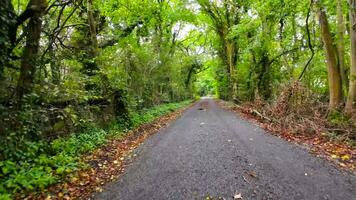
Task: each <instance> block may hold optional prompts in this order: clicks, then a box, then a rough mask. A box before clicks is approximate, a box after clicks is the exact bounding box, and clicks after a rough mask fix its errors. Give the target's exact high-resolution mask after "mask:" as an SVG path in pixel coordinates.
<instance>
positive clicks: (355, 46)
mask: <svg viewBox="0 0 356 200" xmlns="http://www.w3.org/2000/svg"><path fill="white" fill-rule="evenodd" d="M350 41H351V67H350V83H349V94H348V97H347V102H346V107H345V111H346V112H347V113H352V112H354V111H355V109H356V0H350Z"/></svg>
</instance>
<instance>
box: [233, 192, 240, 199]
mask: <svg viewBox="0 0 356 200" xmlns="http://www.w3.org/2000/svg"><path fill="white" fill-rule="evenodd" d="M234 199H242V195H241V193H237V194H235V195H234Z"/></svg>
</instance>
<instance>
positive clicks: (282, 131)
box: [218, 101, 356, 170]
mask: <svg viewBox="0 0 356 200" xmlns="http://www.w3.org/2000/svg"><path fill="white" fill-rule="evenodd" d="M218 105H219V106H220V107H222V108H224V109H226V110H229V111H232V112H235V113H239V114H240V115H241V116H243V117H244V118H245V119H247V120H249V121H252V122H254V123H256V124H257V125H259V126H260V127H261V128H263V129H265V130H267V131H269V132H270V133H272V134H274V135H276V136H278V137H280V138H283V139H285V140H287V141H289V142H295V143H298V144H306V145H309V146H310V147H311V148H310V152H311V153H312V154H316V156H317V157H324V158H326V159H327V160H330V161H332V162H333V163H336V164H337V165H338V166H340V167H342V168H347V169H351V170H355V169H356V148H354V147H352V146H349V145H347V144H344V143H340V142H337V141H331V140H328V139H326V137H325V133H324V132H322V131H321V130H319V129H317V128H316V130H317V132H316V133H314V134H311V135H310V134H309V135H308V134H306V135H305V134H293V130H290V129H288V128H286V127H283V126H282V125H280V124H279V123H276V122H273V121H271V119H269V118H268V120H266V119H265V118H263V116H262V117H261V116H256V115H254V114H252V110H253V108H252V106H250V105H246V106H245V107H244V106H236V105H231V104H229V103H228V102H224V101H219V102H218Z"/></svg>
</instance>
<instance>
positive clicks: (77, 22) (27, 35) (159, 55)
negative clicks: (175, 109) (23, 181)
mask: <svg viewBox="0 0 356 200" xmlns="http://www.w3.org/2000/svg"><path fill="white" fill-rule="evenodd" d="M0 23H1V27H0V83H1V84H0V94H1V95H0V118H1V119H0V139H1V141H2V144H3V145H2V147H0V158H1V159H2V160H6V159H14V160H16V159H20V158H21V156H24V155H25V154H26V152H28V151H29V150H28V149H29V148H32V146H31V144H32V143H31V142H39V141H40V142H43V141H44V143H50V142H51V141H53V140H54V139H57V138H62V137H68V136H69V135H72V134H73V133H74V132H78V131H82V130H84V129H85V127H88V126H101V127H102V126H106V125H107V124H109V123H111V122H112V121H113V120H114V121H115V120H116V121H117V120H119V121H120V123H124V121H125V123H127V124H133V123H134V120H133V116H134V113H135V112H136V111H140V110H145V109H148V108H151V107H153V106H156V105H159V104H163V103H171V102H180V101H183V100H187V99H194V98H197V97H199V96H205V95H215V96H216V97H218V98H221V99H224V100H231V101H235V102H237V103H240V102H246V101H249V102H257V101H262V102H264V103H271V102H274V101H276V99H278V97H279V96H280V95H281V93H283V92H286V91H289V92H287V93H288V94H289V93H290V94H289V95H287V96H288V97H292V95H295V93H293V92H292V91H294V90H288V89H286V88H290V87H293V86H295V85H296V84H295V83H298V84H301V85H302V86H303V88H305V89H306V90H307V91H308V94H310V95H312V96H313V98H314V99H317V100H318V101H320V102H322V103H325V104H328V106H327V110H328V113H329V112H334V111H335V112H338V113H341V114H342V115H345V116H349V117H350V116H351V117H352V116H355V109H356V1H355V0H349V1H345V0H336V1H328V0H301V1H293V0H253V1H252V0H250V1H246V0H2V3H1V5H0ZM303 91H304V90H303ZM303 100H305V99H303V97H302V98H301V99H300V101H301V103H303ZM353 119H354V118H353ZM1 187H4V186H0V191H1V190H5V189H4V188H1ZM6 187H8V186H6ZM8 188H12V187H8Z"/></svg>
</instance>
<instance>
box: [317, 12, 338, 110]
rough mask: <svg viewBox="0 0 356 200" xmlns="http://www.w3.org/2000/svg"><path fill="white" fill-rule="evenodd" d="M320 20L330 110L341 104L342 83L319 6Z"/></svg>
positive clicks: (328, 30) (325, 20)
mask: <svg viewBox="0 0 356 200" xmlns="http://www.w3.org/2000/svg"><path fill="white" fill-rule="evenodd" d="M318 13H319V20H320V32H321V38H322V40H323V42H324V50H325V55H326V62H327V65H328V79H329V96H330V99H329V108H330V109H331V110H333V109H336V108H338V107H340V105H341V103H342V87H341V86H342V83H341V75H340V71H339V67H338V64H337V57H336V54H335V53H336V49H335V48H334V46H333V38H332V36H331V32H330V28H329V22H328V19H327V16H326V12H325V10H324V9H323V7H322V6H321V5H320V6H319V8H318Z"/></svg>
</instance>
